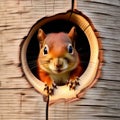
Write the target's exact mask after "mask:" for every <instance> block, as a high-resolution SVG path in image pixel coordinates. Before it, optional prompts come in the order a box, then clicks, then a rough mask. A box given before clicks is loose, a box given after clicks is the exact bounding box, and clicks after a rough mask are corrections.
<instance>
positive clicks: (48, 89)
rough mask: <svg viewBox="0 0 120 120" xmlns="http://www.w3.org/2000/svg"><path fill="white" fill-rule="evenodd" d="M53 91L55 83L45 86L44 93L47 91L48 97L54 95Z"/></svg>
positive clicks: (55, 87)
mask: <svg viewBox="0 0 120 120" xmlns="http://www.w3.org/2000/svg"><path fill="white" fill-rule="evenodd" d="M54 89H57V86H56V84H55V83H53V84H52V85H51V86H49V85H47V84H45V88H44V91H47V94H48V95H54Z"/></svg>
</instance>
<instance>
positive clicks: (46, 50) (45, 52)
mask: <svg viewBox="0 0 120 120" xmlns="http://www.w3.org/2000/svg"><path fill="white" fill-rule="evenodd" d="M43 54H44V55H46V54H48V46H47V45H45V47H44V49H43Z"/></svg>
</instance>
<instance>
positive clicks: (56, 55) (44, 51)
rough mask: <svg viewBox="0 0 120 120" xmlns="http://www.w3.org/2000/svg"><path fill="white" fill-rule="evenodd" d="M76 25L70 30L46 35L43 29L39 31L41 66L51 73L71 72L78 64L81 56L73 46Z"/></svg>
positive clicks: (39, 63) (39, 62)
mask: <svg viewBox="0 0 120 120" xmlns="http://www.w3.org/2000/svg"><path fill="white" fill-rule="evenodd" d="M74 31H75V27H73V28H72V29H71V30H70V32H69V33H68V34H67V33H64V32H60V33H50V34H48V35H46V34H45V33H44V32H43V30H42V29H40V30H39V31H38V39H39V41H40V53H39V56H38V65H39V67H40V68H41V69H42V70H44V71H46V72H47V73H51V74H60V73H65V72H70V71H71V70H73V69H75V68H76V67H77V65H78V61H79V57H78V53H77V51H76V49H75V48H74V46H73V37H74Z"/></svg>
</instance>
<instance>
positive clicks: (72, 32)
mask: <svg viewBox="0 0 120 120" xmlns="http://www.w3.org/2000/svg"><path fill="white" fill-rule="evenodd" d="M75 36H76V28H75V26H73V27H72V28H71V30H70V32H69V33H68V37H69V38H70V39H71V41H72V44H73V46H74V45H75V41H74V39H75Z"/></svg>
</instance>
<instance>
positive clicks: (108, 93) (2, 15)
mask: <svg viewBox="0 0 120 120" xmlns="http://www.w3.org/2000/svg"><path fill="white" fill-rule="evenodd" d="M70 7H71V1H69V0H39V1H38V0H0V120H45V105H46V103H45V102H43V98H42V96H41V95H40V94H39V93H37V92H36V91H35V90H34V89H33V87H32V86H31V85H30V84H29V82H28V81H27V80H26V78H25V76H24V73H23V72H22V69H21V66H20V59H19V53H20V44H21V42H22V41H23V37H24V36H26V35H27V34H28V31H29V30H30V28H31V26H32V25H33V24H34V23H35V22H36V21H37V20H39V19H40V18H42V17H44V16H49V15H53V14H56V13H60V12H65V11H67V10H68V9H70ZM77 8H78V10H80V11H82V12H83V13H84V14H85V15H87V16H88V17H89V18H90V19H91V20H92V22H93V23H94V25H95V27H96V29H97V30H98V31H99V32H100V37H101V39H102V45H103V51H104V61H103V67H102V75H101V77H100V79H99V80H98V82H97V84H96V85H95V86H94V87H93V88H91V89H89V90H88V91H87V93H86V94H85V96H84V97H83V98H82V99H81V100H80V101H77V102H75V103H68V104H65V103H58V104H55V105H52V106H50V108H49V119H50V120H54V119H55V120H63V119H64V120H79V119H85V120H119V119H120V114H119V113H120V96H119V95H120V84H119V82H120V47H119V46H120V35H119V33H120V12H119V8H120V0H115V1H114V2H113V0H81V1H77Z"/></svg>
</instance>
